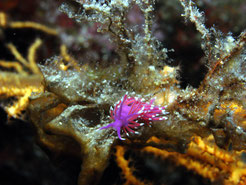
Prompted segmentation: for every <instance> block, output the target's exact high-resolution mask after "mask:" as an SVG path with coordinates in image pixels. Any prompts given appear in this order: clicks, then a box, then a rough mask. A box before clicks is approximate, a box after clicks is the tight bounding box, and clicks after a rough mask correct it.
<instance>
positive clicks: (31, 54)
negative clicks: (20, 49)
mask: <svg viewBox="0 0 246 185" xmlns="http://www.w3.org/2000/svg"><path fill="white" fill-rule="evenodd" d="M41 44H42V41H41V39H36V40H35V42H34V43H33V44H32V45H31V46H30V47H29V49H28V56H27V58H28V61H29V65H28V66H29V69H31V70H32V72H33V73H34V74H39V73H40V70H39V68H38V66H37V64H36V61H35V53H36V51H37V49H38V48H39V47H40V45H41Z"/></svg>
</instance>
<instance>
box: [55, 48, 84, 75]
mask: <svg viewBox="0 0 246 185" xmlns="http://www.w3.org/2000/svg"><path fill="white" fill-rule="evenodd" d="M60 51H61V56H62V57H63V59H64V60H65V61H66V62H68V63H69V64H70V65H71V66H72V67H73V68H74V69H76V70H77V71H80V67H79V66H78V62H77V61H76V60H75V59H74V58H73V57H71V56H70V55H69V54H68V51H67V47H66V45H65V44H62V45H61V47H60Z"/></svg>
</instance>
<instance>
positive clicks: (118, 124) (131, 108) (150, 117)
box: [100, 95, 168, 140]
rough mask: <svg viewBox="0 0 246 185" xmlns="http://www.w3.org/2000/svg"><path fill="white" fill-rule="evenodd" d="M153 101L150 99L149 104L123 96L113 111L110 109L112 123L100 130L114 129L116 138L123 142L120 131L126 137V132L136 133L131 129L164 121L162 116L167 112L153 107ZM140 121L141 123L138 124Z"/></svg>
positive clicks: (164, 117)
mask: <svg viewBox="0 0 246 185" xmlns="http://www.w3.org/2000/svg"><path fill="white" fill-rule="evenodd" d="M154 101H155V99H151V100H150V101H149V102H143V101H142V100H140V99H137V98H134V97H127V95H125V96H124V97H123V99H122V100H121V101H119V103H117V104H116V105H115V107H114V109H112V107H111V109H110V119H112V120H114V122H113V123H110V124H108V125H107V126H104V127H101V128H100V129H107V128H110V127H112V128H114V129H115V130H116V131H117V134H118V137H119V139H121V140H125V139H124V138H122V137H121V134H120V132H121V129H123V130H124V132H125V133H126V134H127V135H128V132H132V133H137V132H136V131H134V130H133V129H134V128H135V127H139V126H142V125H144V123H146V124H148V125H149V124H150V123H151V122H152V121H158V120H166V119H167V117H166V116H164V115H166V114H167V113H168V112H166V111H165V107H159V106H156V105H154V104H153V103H154ZM139 120H141V121H142V122H143V123H138V121H139Z"/></svg>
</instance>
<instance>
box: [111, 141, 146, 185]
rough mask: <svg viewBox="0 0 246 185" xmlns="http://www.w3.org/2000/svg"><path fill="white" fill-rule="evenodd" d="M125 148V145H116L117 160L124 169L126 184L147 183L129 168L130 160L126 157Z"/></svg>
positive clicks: (142, 184) (141, 184)
mask: <svg viewBox="0 0 246 185" xmlns="http://www.w3.org/2000/svg"><path fill="white" fill-rule="evenodd" d="M124 154H125V148H124V147H123V146H116V153H115V156H116V162H117V164H118V166H119V167H120V168H121V169H122V174H123V175H124V177H125V179H126V182H125V185H129V184H134V185H144V184H145V183H143V182H141V181H139V180H138V179H137V178H136V177H135V176H134V175H133V174H132V171H131V169H130V168H129V161H128V160H126V159H125V158H124Z"/></svg>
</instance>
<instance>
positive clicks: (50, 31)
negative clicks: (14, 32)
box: [9, 21, 57, 35]
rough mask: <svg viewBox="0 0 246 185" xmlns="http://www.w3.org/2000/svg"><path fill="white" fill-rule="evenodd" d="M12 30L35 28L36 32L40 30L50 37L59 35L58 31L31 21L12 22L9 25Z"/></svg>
mask: <svg viewBox="0 0 246 185" xmlns="http://www.w3.org/2000/svg"><path fill="white" fill-rule="evenodd" d="M9 27H10V28H14V29H19V28H33V29H36V30H40V31H43V32H45V33H48V34H50V35H57V31H56V30H55V29H53V28H49V27H47V26H44V25H42V24H38V23H35V22H30V21H26V22H11V23H10V24H9Z"/></svg>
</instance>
